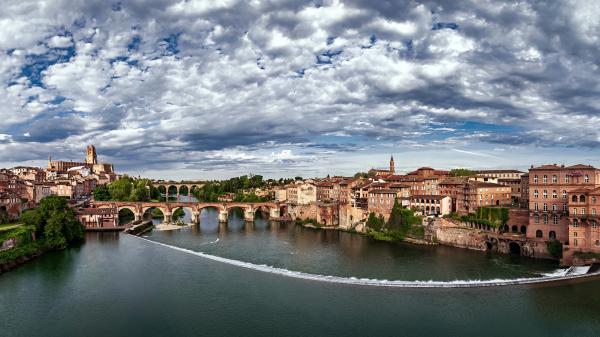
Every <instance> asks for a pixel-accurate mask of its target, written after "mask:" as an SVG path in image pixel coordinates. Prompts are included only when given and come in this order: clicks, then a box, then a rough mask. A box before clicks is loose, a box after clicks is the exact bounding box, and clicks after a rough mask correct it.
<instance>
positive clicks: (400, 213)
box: [367, 199, 425, 241]
mask: <svg viewBox="0 0 600 337" xmlns="http://www.w3.org/2000/svg"><path fill="white" fill-rule="evenodd" d="M422 224H423V217H421V216H417V215H415V213H414V211H413V210H411V209H408V208H404V207H402V206H401V205H400V204H399V203H398V199H396V200H395V201H394V207H393V208H392V212H391V214H390V218H389V220H388V221H387V222H385V220H384V218H383V216H377V215H375V213H370V214H369V217H368V219H367V228H368V230H367V235H369V236H370V237H372V238H374V239H376V240H381V241H403V240H405V239H406V238H412V239H418V240H421V239H423V236H424V234H425V229H424V228H423V225H422Z"/></svg>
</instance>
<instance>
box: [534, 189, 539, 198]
mask: <svg viewBox="0 0 600 337" xmlns="http://www.w3.org/2000/svg"><path fill="white" fill-rule="evenodd" d="M537 197H538V190H533V198H534V199H537Z"/></svg>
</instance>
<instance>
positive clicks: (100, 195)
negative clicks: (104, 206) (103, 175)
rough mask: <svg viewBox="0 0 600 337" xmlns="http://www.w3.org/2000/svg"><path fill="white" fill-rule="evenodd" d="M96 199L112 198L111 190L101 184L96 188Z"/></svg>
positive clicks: (105, 199) (106, 199)
mask: <svg viewBox="0 0 600 337" xmlns="http://www.w3.org/2000/svg"><path fill="white" fill-rule="evenodd" d="M94 200H96V201H108V200H110V192H109V191H108V187H106V185H100V186H98V187H96V188H95V189H94Z"/></svg>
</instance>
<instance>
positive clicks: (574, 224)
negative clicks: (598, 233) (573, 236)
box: [573, 220, 579, 228]
mask: <svg viewBox="0 0 600 337" xmlns="http://www.w3.org/2000/svg"><path fill="white" fill-rule="evenodd" d="M573 227H575V228H577V227H579V222H578V221H577V220H573Z"/></svg>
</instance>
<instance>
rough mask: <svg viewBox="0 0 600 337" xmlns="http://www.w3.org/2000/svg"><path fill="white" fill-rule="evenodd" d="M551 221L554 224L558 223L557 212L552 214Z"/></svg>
mask: <svg viewBox="0 0 600 337" xmlns="http://www.w3.org/2000/svg"><path fill="white" fill-rule="evenodd" d="M552 223H553V224H555V225H558V215H557V214H554V215H553V216H552Z"/></svg>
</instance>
